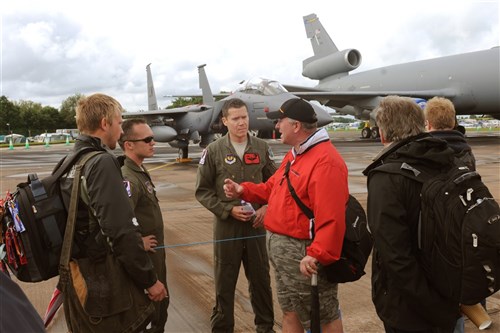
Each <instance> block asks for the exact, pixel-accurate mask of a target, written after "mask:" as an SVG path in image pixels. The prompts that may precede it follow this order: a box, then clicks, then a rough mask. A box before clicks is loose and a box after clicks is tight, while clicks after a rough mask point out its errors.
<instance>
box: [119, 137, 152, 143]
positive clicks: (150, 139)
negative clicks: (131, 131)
mask: <svg viewBox="0 0 500 333" xmlns="http://www.w3.org/2000/svg"><path fill="white" fill-rule="evenodd" d="M153 140H154V137H152V136H147V137H145V138H142V139H130V140H125V141H130V142H139V141H144V142H145V143H150V142H151V141H153Z"/></svg>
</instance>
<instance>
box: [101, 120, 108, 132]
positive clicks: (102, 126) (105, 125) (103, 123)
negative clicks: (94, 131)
mask: <svg viewBox="0 0 500 333" xmlns="http://www.w3.org/2000/svg"><path fill="white" fill-rule="evenodd" d="M108 126H109V124H108V121H107V120H106V118H102V119H101V129H102V130H103V131H106V129H107V128H108Z"/></svg>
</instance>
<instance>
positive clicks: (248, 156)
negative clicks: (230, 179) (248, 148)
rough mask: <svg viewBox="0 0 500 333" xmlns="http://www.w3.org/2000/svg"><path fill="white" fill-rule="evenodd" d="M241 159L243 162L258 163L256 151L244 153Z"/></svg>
mask: <svg viewBox="0 0 500 333" xmlns="http://www.w3.org/2000/svg"><path fill="white" fill-rule="evenodd" d="M243 160H244V161H245V164H260V156H259V154H257V153H245V155H243Z"/></svg>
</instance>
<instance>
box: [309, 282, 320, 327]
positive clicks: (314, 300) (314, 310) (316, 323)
mask: <svg viewBox="0 0 500 333" xmlns="http://www.w3.org/2000/svg"><path fill="white" fill-rule="evenodd" d="M311 333H321V323H320V315H319V291H318V274H316V273H314V274H313V275H312V276H311Z"/></svg>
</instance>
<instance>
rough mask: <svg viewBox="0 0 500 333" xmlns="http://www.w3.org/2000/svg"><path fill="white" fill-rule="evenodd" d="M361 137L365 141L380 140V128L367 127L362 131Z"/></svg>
mask: <svg viewBox="0 0 500 333" xmlns="http://www.w3.org/2000/svg"><path fill="white" fill-rule="evenodd" d="M361 137H362V138H363V139H370V138H372V139H378V138H380V133H379V131H378V127H377V126H373V127H371V128H370V127H365V128H363V129H362V130H361Z"/></svg>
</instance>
